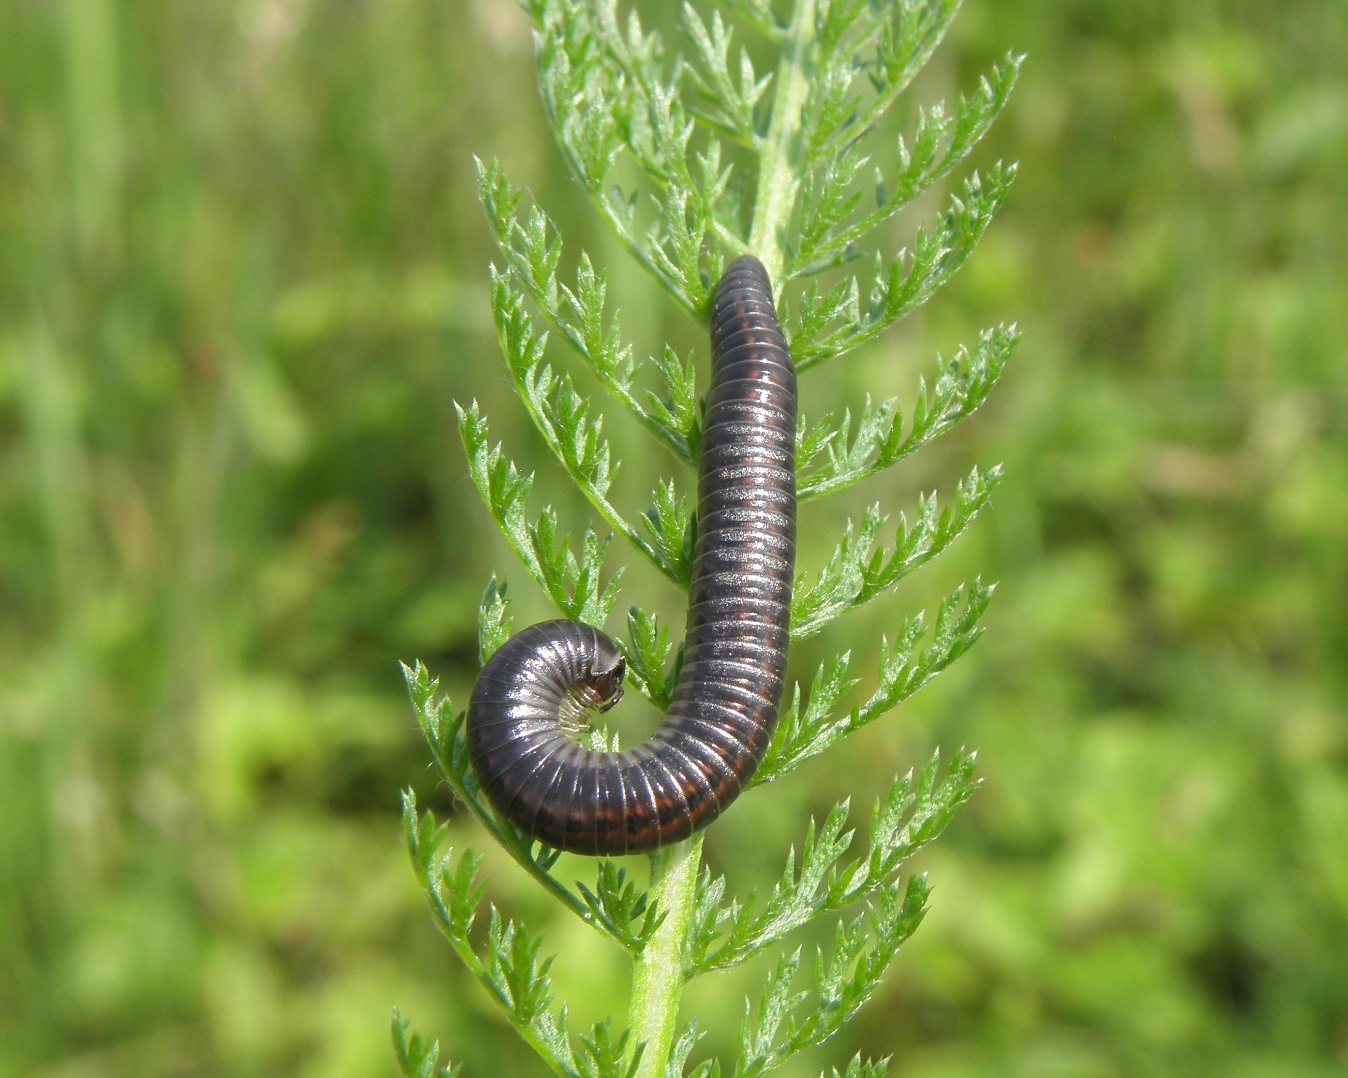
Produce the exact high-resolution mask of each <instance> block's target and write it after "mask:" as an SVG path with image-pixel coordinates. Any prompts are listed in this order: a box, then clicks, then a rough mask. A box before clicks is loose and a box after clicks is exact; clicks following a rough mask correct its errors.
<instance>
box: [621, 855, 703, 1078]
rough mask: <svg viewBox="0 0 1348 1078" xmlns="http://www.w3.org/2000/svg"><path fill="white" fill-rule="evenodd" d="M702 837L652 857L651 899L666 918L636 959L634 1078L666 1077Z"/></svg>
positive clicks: (632, 1017) (631, 1017)
mask: <svg viewBox="0 0 1348 1078" xmlns="http://www.w3.org/2000/svg"><path fill="white" fill-rule="evenodd" d="M701 864H702V836H701V835H694V836H693V837H692V838H690V839H689V840H688V841H687V842H681V843H679V844H678V845H677V846H671V847H670V848H669V849H667V850H659V851H657V852H656V853H653V854H651V886H650V900H651V901H652V902H654V903H656V904H657V905H658V906H659V907H660V909H662V910H664V911H665V919H664V921H662V922H661V924H660V927H659V928H658V929H656V931H655V935H654V936H652V937H651V939H650V941H649V942H648V943H647V944H646V946H645V947H644V948H643V949H642V952H641V954H640V955H638V956H637V959H636V962H635V968H634V969H633V971H632V1003H631V1006H630V1008H629V1011H628V1026H629V1028H630V1029H631V1031H632V1035H633V1037H635V1038H636V1041H637V1042H638V1043H644V1044H645V1046H646V1047H645V1049H644V1050H643V1051H642V1054H641V1065H640V1067H638V1069H637V1072H636V1076H635V1078H664V1074H665V1067H666V1066H667V1065H668V1063H669V1049H670V1046H671V1045H672V1044H673V1042H674V1027H675V1024H676V1023H677V1021H678V1017H679V1002H680V1000H681V999H682V998H683V941H684V939H685V937H686V936H687V934H688V922H689V919H690V918H691V916H692V913H693V901H694V899H695V898H696V896H697V872H698V868H699V867H700V866H701Z"/></svg>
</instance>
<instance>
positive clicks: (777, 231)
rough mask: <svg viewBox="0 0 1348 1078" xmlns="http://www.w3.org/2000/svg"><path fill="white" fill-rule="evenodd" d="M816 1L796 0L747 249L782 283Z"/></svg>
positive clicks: (810, 66)
mask: <svg viewBox="0 0 1348 1078" xmlns="http://www.w3.org/2000/svg"><path fill="white" fill-rule="evenodd" d="M813 52H814V0H798V2H797V4H796V10H795V12H794V14H793V15H792V16H791V27H790V29H789V30H788V31H787V37H786V41H785V42H784V43H783V44H782V56H781V59H780V60H779V61H778V63H777V74H776V76H775V78H774V81H775V82H776V84H777V92H776V95H775V96H774V97H773V99H772V121H771V123H770V124H769V125H768V134H767V138H766V140H765V141H764V143H763V148H762V150H761V151H760V152H759V155H758V195H757V197H756V199H755V203H754V221H753V229H752V231H751V232H750V234H749V249H750V250H751V251H753V252H754V254H756V255H757V256H758V257H759V259H760V260H761V261H762V263H763V265H764V266H765V267H766V268H767V271H768V276H769V277H770V278H771V279H772V280H773V281H774V282H775V283H778V284H780V281H781V276H782V270H783V268H784V267H785V264H786V256H785V251H784V244H783V243H782V235H783V233H784V231H785V229H786V227H787V225H788V224H790V221H791V214H792V212H793V211H794V210H795V207H796V194H797V192H798V191H799V189H800V177H799V175H798V174H797V168H796V165H797V162H796V160H795V155H796V153H797V151H798V149H799V147H798V146H797V140H798V136H799V135H800V125H801V122H802V120H803V118H804V115H805V103H806V101H807V100H808V99H809V96H810V77H811V75H812V71H813V67H814V56H813Z"/></svg>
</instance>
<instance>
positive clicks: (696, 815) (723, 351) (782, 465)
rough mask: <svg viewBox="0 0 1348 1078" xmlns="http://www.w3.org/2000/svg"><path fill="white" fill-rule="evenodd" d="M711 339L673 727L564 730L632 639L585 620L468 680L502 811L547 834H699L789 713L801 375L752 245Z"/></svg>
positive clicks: (519, 644)
mask: <svg viewBox="0 0 1348 1078" xmlns="http://www.w3.org/2000/svg"><path fill="white" fill-rule="evenodd" d="M711 352H712V371H711V388H710V390H709V392H708V394H707V409H706V417H705V421H704V424H703V433H702V441H701V445H700V448H699V462H698V513H697V519H698V531H697V543H696V546H695V548H694V555H693V570H692V587H691V589H690V594H689V600H688V623H687V635H686V639H685V643H684V660H683V668H682V672H681V674H680V676H679V682H678V685H677V686H676V688H675V690H674V695H673V698H672V700H671V701H670V705H669V711H668V714H667V715H666V717H665V720H664V723H663V724H662V725H661V726H660V728H659V729H658V730H657V731H656V732H655V733H654V734H653V735H652V736H651V737H650V739H649V740H647V741H646V742H644V743H643V744H641V745H639V746H637V747H636V748H634V749H631V750H628V751H624V752H596V751H594V750H591V749H588V748H585V747H583V746H581V745H580V744H578V743H577V742H576V741H575V740H574V739H573V738H572V737H571V736H569V735H568V734H567V732H566V731H565V729H564V727H563V722H564V721H568V720H572V721H573V720H575V719H576V718H578V717H579V716H580V714H581V712H582V711H584V710H587V709H592V710H607V709H608V708H609V707H611V706H612V705H613V704H614V703H616V702H617V700H618V697H620V696H621V695H622V678H623V672H624V662H623V655H622V652H621V650H620V649H619V648H618V645H617V644H616V643H615V642H614V641H613V640H611V639H610V638H609V637H608V636H606V635H605V634H604V633H602V632H600V631H599V630H598V629H595V628H593V627H592V626H589V625H584V624H581V623H580V622H574V621H549V622H543V623H541V624H538V625H533V626H530V627H529V628H528V629H525V630H524V631H523V632H521V633H519V634H517V635H516V636H514V637H512V638H511V639H510V640H508V641H507V642H506V643H505V644H504V645H502V647H501V648H500V649H499V650H498V651H497V652H496V653H495V654H494V655H493V656H492V657H491V659H490V660H488V662H487V664H486V666H485V667H484V668H483V670H482V673H481V675H480V676H479V677H478V680H477V684H476V685H475V686H474V688H473V695H472V699H471V702H470V703H469V707H468V719H467V731H468V743H469V752H470V756H471V759H472V764H473V768H474V769H475V771H476V773H477V776H478V780H479V781H480V783H481V785H482V788H483V790H484V792H485V793H486V795H487V797H488V799H489V800H490V801H491V803H492V805H493V806H494V807H495V808H496V809H497V811H498V812H500V813H501V814H502V815H503V816H505V817H506V818H507V819H509V820H510V821H511V822H512V823H514V824H515V826H517V827H519V828H520V829H521V830H522V831H524V832H525V833H527V834H529V835H532V836H533V837H535V838H537V839H540V840H541V841H543V842H545V843H547V844H548V845H550V846H555V847H558V848H560V849H563V850H571V851H573V852H575V853H585V854H626V853H640V852H644V851H649V850H654V849H656V848H658V847H660V846H663V845H666V844H668V843H672V842H678V841H680V840H682V839H685V838H687V837H688V836H689V835H691V834H692V833H693V832H694V831H696V830H698V829H699V828H702V827H705V826H706V825H707V824H709V823H710V822H711V821H712V820H714V819H715V818H716V817H717V816H718V815H719V814H720V813H721V811H722V810H723V809H724V808H725V807H726V806H727V805H729V804H730V802H732V801H733V800H734V799H735V798H736V797H737V796H738V795H739V793H740V791H741V790H742V789H743V788H744V784H745V783H746V782H747V781H748V780H749V778H750V776H752V775H753V773H754V771H755V770H756V769H757V767H758V765H759V763H760V762H761V761H762V759H763V754H764V752H765V751H766V750H767V746H768V741H769V739H770V738H771V737H772V732H773V729H774V728H775V726H776V724H777V712H778V706H779V704H780V702H781V698H782V690H783V688H784V686H785V677H786V655H787V642H788V633H789V630H790V611H791V583H792V574H793V570H794V565H795V547H796V468H795V437H796V373H795V368H794V367H793V365H792V363H791V357H790V355H789V354H788V353H787V349H786V341H785V339H784V338H783V337H782V333H781V328H780V326H779V325H778V322H777V315H776V312H775V310H774V309H773V303H772V286H771V283H770V281H769V279H768V276H767V273H766V271H765V270H764V268H763V266H762V264H761V263H760V262H759V261H758V260H757V259H756V258H754V257H752V256H750V255H746V256H744V257H742V258H739V259H737V260H736V261H735V262H733V263H732V264H731V265H730V267H729V269H727V270H726V272H725V275H724V276H723V277H722V278H721V280H720V282H719V284H718V285H717V287H716V295H715V297H714V299H713V304H712V315H711Z"/></svg>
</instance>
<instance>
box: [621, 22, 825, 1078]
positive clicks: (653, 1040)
mask: <svg viewBox="0 0 1348 1078" xmlns="http://www.w3.org/2000/svg"><path fill="white" fill-rule="evenodd" d="M814 7H815V0H797V4H796V10H795V13H794V15H793V16H792V18H791V27H790V29H789V30H788V32H787V36H786V40H785V41H784V42H783V45H782V56H781V60H780V61H779V63H778V65H777V75H776V80H775V81H776V84H777V92H776V95H775V96H774V98H773V102H772V120H771V122H770V123H769V125H768V134H767V138H766V139H765V140H764V143H763V148H762V150H761V151H760V153H759V158H758V176H759V184H758V194H757V197H756V199H755V204H754V219H753V230H752V232H751V234H750V237H749V249H750V250H751V251H753V252H754V253H755V254H756V255H757V256H758V257H759V259H761V260H762V262H763V265H764V266H765V267H766V268H767V271H768V276H769V277H770V278H771V279H772V280H774V281H778V280H780V278H781V275H782V270H783V268H784V266H785V264H786V252H785V249H784V246H785V245H784V244H783V242H782V235H783V234H784V232H785V230H786V227H787V225H788V224H789V223H790V221H791V214H792V212H793V211H794V210H795V205H796V195H797V192H798V190H799V182H798V177H797V175H796V167H795V165H796V162H795V160H794V156H795V154H796V152H797V149H798V147H797V145H796V143H797V141H798V138H799V135H800V127H801V122H802V119H803V117H804V113H805V103H806V101H807V100H808V99H809V94H810V75H811V68H812V66H813V55H812V54H813V51H814ZM701 864H702V836H701V835H694V836H693V837H692V838H691V839H689V840H688V841H687V842H685V843H681V844H679V845H678V846H674V847H672V848H671V849H669V850H661V851H659V852H658V853H655V854H653V855H652V856H651V887H650V898H651V901H652V902H655V903H657V904H658V905H659V907H660V909H662V910H664V911H665V919H664V921H663V922H662V923H661V925H660V927H659V929H657V930H656V932H655V935H654V936H653V937H652V938H651V940H650V942H648V943H647V944H646V947H645V948H644V949H643V950H642V952H641V954H640V955H639V956H638V957H637V959H636V963H635V969H634V970H633V973H632V1002H631V1007H630V1009H629V1011H628V1025H629V1027H630V1029H631V1031H632V1035H633V1036H634V1037H635V1038H636V1041H637V1043H640V1044H644V1045H645V1047H644V1049H643V1050H642V1054H641V1064H640V1066H639V1067H638V1068H637V1072H636V1075H635V1078H664V1075H665V1069H666V1067H667V1066H668V1065H669V1050H670V1047H671V1046H672V1045H673V1042H674V1030H675V1026H676V1024H677V1022H678V1017H679V1003H680V1001H681V1000H682V998H683V985H684V975H683V973H684V971H683V953H682V951H683V942H684V939H685V938H686V937H687V934H688V924H689V919H690V918H691V916H692V912H693V903H694V901H695V899H696V897H697V876H698V869H699V868H700V866H701Z"/></svg>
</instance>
